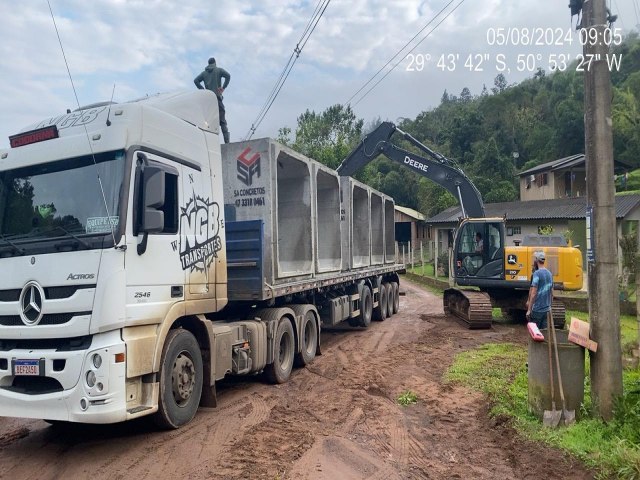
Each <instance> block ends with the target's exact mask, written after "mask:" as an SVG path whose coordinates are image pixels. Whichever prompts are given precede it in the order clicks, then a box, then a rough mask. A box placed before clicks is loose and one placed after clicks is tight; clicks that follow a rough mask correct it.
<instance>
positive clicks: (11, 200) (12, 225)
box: [0, 151, 125, 245]
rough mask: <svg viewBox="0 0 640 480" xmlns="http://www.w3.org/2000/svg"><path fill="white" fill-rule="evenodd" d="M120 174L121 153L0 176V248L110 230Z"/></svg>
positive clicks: (114, 221) (115, 217)
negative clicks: (101, 187) (5, 244)
mask: <svg viewBox="0 0 640 480" xmlns="http://www.w3.org/2000/svg"><path fill="white" fill-rule="evenodd" d="M94 158H95V163H94ZM124 168H125V152H124V151H116V152H109V153H101V154H96V155H95V156H91V155H88V156H84V157H76V158H68V159H65V160H58V161H53V162H49V163H44V164H39V165H34V166H30V167H24V168H17V169H14V170H5V171H1V172H0V244H1V243H5V242H10V243H11V244H13V245H18V244H24V243H27V242H31V241H33V240H41V239H44V238H58V237H68V236H71V237H76V238H77V237H79V236H93V235H104V234H107V233H110V232H111V227H113V229H114V230H116V229H117V228H118V224H119V217H118V204H119V195H120V188H121V185H122V182H123V178H124ZM98 175H100V179H101V180H102V186H103V188H104V194H105V197H106V208H105V198H103V196H102V192H101V190H100V184H99V182H98ZM107 209H108V212H109V213H107ZM3 240H5V242H3Z"/></svg>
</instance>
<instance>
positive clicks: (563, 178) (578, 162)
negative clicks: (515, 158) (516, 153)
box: [519, 153, 587, 202]
mask: <svg viewBox="0 0 640 480" xmlns="http://www.w3.org/2000/svg"><path fill="white" fill-rule="evenodd" d="M586 176H587V171H586V162H585V157H584V154H583V153H580V154H578V155H572V156H570V157H566V158H561V159H559V160H553V161H552V162H546V163H543V164H540V165H537V166H535V167H533V168H530V169H528V170H525V171H524V172H521V173H520V174H519V177H520V200H522V201H523V202H525V201H529V200H551V199H554V198H574V197H584V196H585V195H586V194H587V180H586Z"/></svg>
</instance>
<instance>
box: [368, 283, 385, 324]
mask: <svg viewBox="0 0 640 480" xmlns="http://www.w3.org/2000/svg"><path fill="white" fill-rule="evenodd" d="M387 288H388V285H387V284H386V283H380V286H379V287H378V306H377V307H375V308H374V309H373V316H372V318H373V320H375V321H377V322H381V321H382V320H384V319H385V318H387V299H388V298H389V296H388V295H387Z"/></svg>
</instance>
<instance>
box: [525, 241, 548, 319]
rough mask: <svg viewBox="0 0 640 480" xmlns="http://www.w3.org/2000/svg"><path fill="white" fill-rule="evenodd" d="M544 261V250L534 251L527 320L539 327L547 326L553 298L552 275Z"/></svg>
mask: <svg viewBox="0 0 640 480" xmlns="http://www.w3.org/2000/svg"><path fill="white" fill-rule="evenodd" d="M544 262H545V256H544V252H542V251H541V252H534V254H533V270H534V272H533V280H531V288H529V299H528V300H527V321H529V322H535V324H536V325H538V328H540V329H543V328H547V315H548V314H549V312H550V311H551V300H552V298H553V275H552V274H551V272H550V271H549V270H547V269H546V268H545V267H544Z"/></svg>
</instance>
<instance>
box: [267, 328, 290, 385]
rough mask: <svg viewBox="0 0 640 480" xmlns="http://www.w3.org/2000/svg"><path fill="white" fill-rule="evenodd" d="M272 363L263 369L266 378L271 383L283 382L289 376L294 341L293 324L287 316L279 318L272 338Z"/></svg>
mask: <svg viewBox="0 0 640 480" xmlns="http://www.w3.org/2000/svg"><path fill="white" fill-rule="evenodd" d="M274 347H275V348H274V357H275V358H274V359H273V363H270V364H269V365H267V366H266V367H265V369H264V372H265V375H266V376H267V380H269V382H271V383H284V382H286V381H287V380H289V377H290V376H291V369H292V368H293V357H294V356H295V347H296V342H295V340H294V336H293V326H292V325H291V322H290V321H289V319H288V318H282V319H280V323H279V324H278V329H277V330H276V338H275V339H274Z"/></svg>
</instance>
